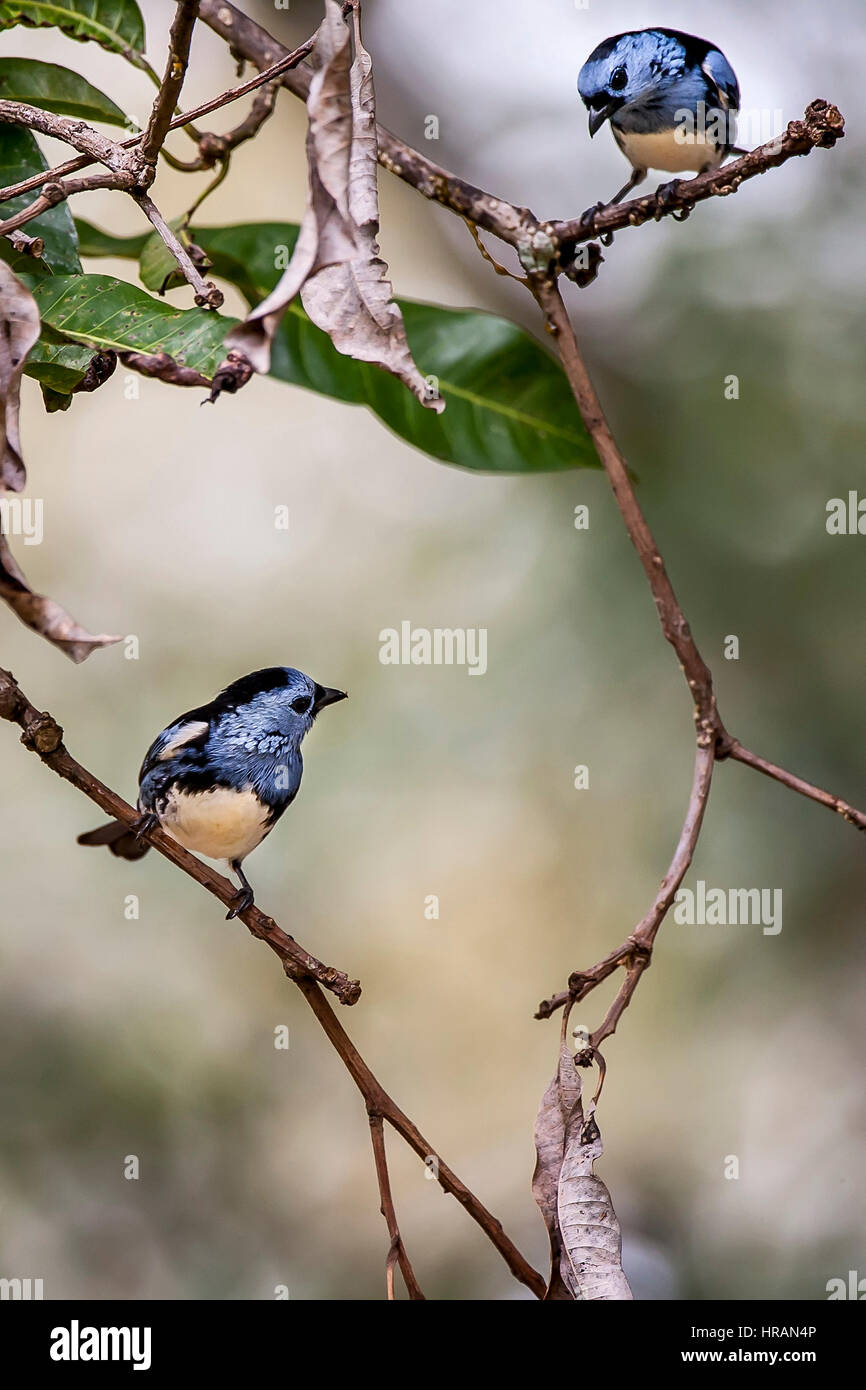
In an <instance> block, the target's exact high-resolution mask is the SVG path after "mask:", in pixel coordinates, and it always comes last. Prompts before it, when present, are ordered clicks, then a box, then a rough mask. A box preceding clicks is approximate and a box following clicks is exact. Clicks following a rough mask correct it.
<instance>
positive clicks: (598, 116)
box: [589, 98, 622, 140]
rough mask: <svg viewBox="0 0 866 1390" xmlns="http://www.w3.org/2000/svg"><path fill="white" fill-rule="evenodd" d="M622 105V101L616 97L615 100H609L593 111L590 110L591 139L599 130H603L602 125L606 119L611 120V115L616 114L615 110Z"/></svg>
mask: <svg viewBox="0 0 866 1390" xmlns="http://www.w3.org/2000/svg"><path fill="white" fill-rule="evenodd" d="M621 106H622V102H621V101H617V100H616V98H614V99H613V100H611V101H609V102H607V103H606V105H604V106H599V107H598V108H597V109H595V110H591V111H590V113H589V138H590V140H591V139H592V137H593V135H595V134H596V132H597V131H599V130H601V128H602V126H603V125H604V123H605V121H609V120H610V118H611V116H612V115H613V114H614V112H615V111H618V110H619V108H620V107H621Z"/></svg>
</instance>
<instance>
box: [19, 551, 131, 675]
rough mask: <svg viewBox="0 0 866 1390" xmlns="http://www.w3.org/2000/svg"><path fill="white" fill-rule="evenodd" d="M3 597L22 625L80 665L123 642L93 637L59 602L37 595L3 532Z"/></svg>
mask: <svg viewBox="0 0 866 1390" xmlns="http://www.w3.org/2000/svg"><path fill="white" fill-rule="evenodd" d="M0 598H3V599H5V601H6V603H8V604H9V607H10V608H11V609H12V611H13V613H15V614H17V616H18V617H19V618H20V619H21V621H22V623H25V624H26V626H27V627H30V628H32V629H33V631H34V632H38V633H39V635H40V636H41V637H45V638H46V639H47V640H48V641H49V642H52V643H53V644H54V646H55V647H58V648H59V649H60V651H62V652H65V653H66V655H67V656H68V657H69V658H70V659H71V660H72V661H74V662H76V664H77V663H78V662H81V661H84V659H85V657H88V656H90V653H91V652H92V651H95V650H96V648H97V647H108V646H110V645H111V644H112V643H113V642H119V641H120V640H121V639H120V637H108V636H106V635H105V634H102V635H101V636H99V637H94V636H92V635H91V634H90V633H89V632H86V631H85V629H84V628H83V627H79V625H78V623H77V622H76V621H75V619H74V618H71V617H70V616H69V614H68V613H67V612H66V610H65V609H63V608H61V607H60V604H59V603H55V602H54V599H51V598H46V596H45V595H44V594H35V593H34V592H33V590H32V589H31V588H30V585H29V584H28V583H27V580H26V579H25V577H24V575H23V574H22V572H21V570H20V569H19V568H18V565H17V564H16V563H15V559H14V557H13V555H12V552H11V550H10V549H9V546H8V544H7V542H6V537H5V536H4V535H2V533H0Z"/></svg>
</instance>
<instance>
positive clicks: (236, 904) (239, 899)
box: [226, 887, 255, 922]
mask: <svg viewBox="0 0 866 1390" xmlns="http://www.w3.org/2000/svg"><path fill="white" fill-rule="evenodd" d="M254 902H255V895H254V893H253V890H252V888H250V887H246V888H241V889H239V890H238V892H237V893H235V895H234V897H233V898H232V900H231V902H230V903H229V910H228V912H227V913H226V921H227V922H231V921H232V919H233V918H234V917H239V916H240V914H241V913H242V912H246V910H247V908H248V907H252V905H253V903H254Z"/></svg>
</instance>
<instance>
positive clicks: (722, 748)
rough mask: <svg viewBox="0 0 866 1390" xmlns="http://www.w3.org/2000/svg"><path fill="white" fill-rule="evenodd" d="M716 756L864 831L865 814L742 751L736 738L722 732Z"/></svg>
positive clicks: (747, 751)
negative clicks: (804, 798) (730, 760)
mask: <svg viewBox="0 0 866 1390" xmlns="http://www.w3.org/2000/svg"><path fill="white" fill-rule="evenodd" d="M716 757H717V758H718V759H719V760H721V759H723V758H733V759H734V761H735V762H738V763H745V765H746V767H753V768H754V769H755V771H756V772H763V774H764V776H765V777H772V778H773V780H774V781H775V782H781V784H782V786H783V787H787V788H788V789H789V791H792V792H798V793H799V795H800V796H805V797H808V799H809V800H810V801H817V803H818V805H819V806H826V807H827V810H828V811H835V812H836V814H837V815H838V816H841V817H842V819H843V820H845V821H847V822H848V824H849V825H853V826H855V827H856V828H857V829H858V830H866V812H863V811H858V810H857V809H856V807H854V806H849V805H848V802H847V801H843V800H842V798H841V797H840V796H834V795H833V793H832V792H825V791H823V790H822V789H821V787H816V786H815V785H814V783H812V782H806V781H805V780H804V779H803V778H802V777H797V776H795V774H794V773H793V772H786V771H785V769H784V768H783V767H777V766H776V764H775V763H770V762H767V760H766V758H761V757H759V756H758V754H757V753H752V752H750V751H749V749H748V748H744V747H743V745H742V744H741V743H740V741H739V739H736V738H731V736H730V734H729V733H727V732H725V733H724V734H723V735H722V737H721V739H720V741H719V746H718V748H717V749H716Z"/></svg>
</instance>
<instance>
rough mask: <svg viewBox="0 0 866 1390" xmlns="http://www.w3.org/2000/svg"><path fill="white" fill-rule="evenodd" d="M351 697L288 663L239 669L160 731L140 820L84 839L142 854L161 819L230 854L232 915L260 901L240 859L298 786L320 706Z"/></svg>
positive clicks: (180, 836)
mask: <svg viewBox="0 0 866 1390" xmlns="http://www.w3.org/2000/svg"><path fill="white" fill-rule="evenodd" d="M345 699H346V695H345V692H344V691H342V690H330V689H328V687H327V686H322V685H317V684H316V682H315V681H313V680H311V679H310V677H309V676H305V675H304V674H303V672H302V671H296V670H295V669H294V668H293V667H292V666H271V667H268V668H267V669H266V670H263V671H253V672H252V674H251V675H249V676H242V677H241V679H240V680H236V681H234V682H233V683H232V684H231V685H229V686H227V687H226V689H225V690H223V691H221V692H220V694H219V695H217V697H216V699H215V700H212V701H211V702H210V704H208V705H202V706H201V707H200V708H199V709H192V710H188V711H187V713H186V714H181V715H180V716H179V717H178V718H177V719H174V720H172V722H171V723H170V724H169V725H168V726H167V727H166V728H165V729H163V731H162V733H161V734H160V735H159V736H158V737H157V738H156V739H154V741H153V743H152V744H151V746H150V748H149V749H148V750H147V753H146V755H145V759H144V762H143V763H142V765H141V771H140V772H139V774H138V782H139V796H138V809H139V811H140V812H141V817H140V819H139V820H138V821H137V822H136V824H135V826H134V827H133V828H132V829H130V828H129V827H128V826H125V825H122V824H121V823H120V822H119V821H111V822H110V823H109V824H108V825H103V826H100V827H99V829H98V830H91V831H88V832H87V833H86V834H84V835H79V837H78V843H79V844H80V845H108V847H109V849H110V850H111V852H112V854H117V855H119V856H120V857H121V858H122V859H140V858H141V856H142V855H143V854H146V853H147V850H148V845H147V844H146V843H145V842H144V840H143V839H142V836H143V835H145V834H146V833H147V831H148V830H152V829H153V828H154V827H155V826H157V825H159V826H161V827H162V829H163V830H164V831H165V832H166V834H168V835H170V836H171V837H172V839H174V840H177V842H178V844H180V845H183V846H184V848H185V849H190V850H194V851H195V852H196V853H198V854H204V855H206V856H207V857H208V858H209V859H225V860H226V861H227V862H228V865H229V867H230V868H231V869H232V870H233V871H234V873H236V874H237V876H238V878H239V880H240V883H241V888H240V891H239V892H238V894H237V895H236V897H235V898H233V900H232V903H231V906H230V910H229V912H228V913H227V920H230V919H231V918H232V917H237V915H238V913H240V912H244V911H245V910H246V908H248V907H252V905H253V901H254V895H253V890H252V888H251V886H250V884H249V882H248V881H247V879H246V877H245V875H244V872H243V869H242V868H241V865H242V864H243V861H244V860H245V859H246V857H247V855H248V854H250V853H251V851H252V850H254V849H255V848H256V846H257V845H259V844H261V842H262V840H263V839H264V838H265V836H266V835H268V834H269V833H270V832H271V830H273V828H274V826H275V825H276V823H277V821H278V820H279V818H280V816H281V815H282V814H283V812H284V811H285V809H286V807H287V806H290V805H291V803H292V802H293V801H294V799H295V797H296V796H297V794H298V788H299V787H300V785H301V776H302V774H303V771H304V764H303V760H302V758H301V743H302V742H303V739H304V735H305V734H307V733H309V731H310V729H311V728H312V727H313V721H314V720H315V718H316V715H317V714H318V713H319V711H320V710H323V709H324V708H325V706H326V705H333V704H335V703H336V702H337V701H338V700H345Z"/></svg>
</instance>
